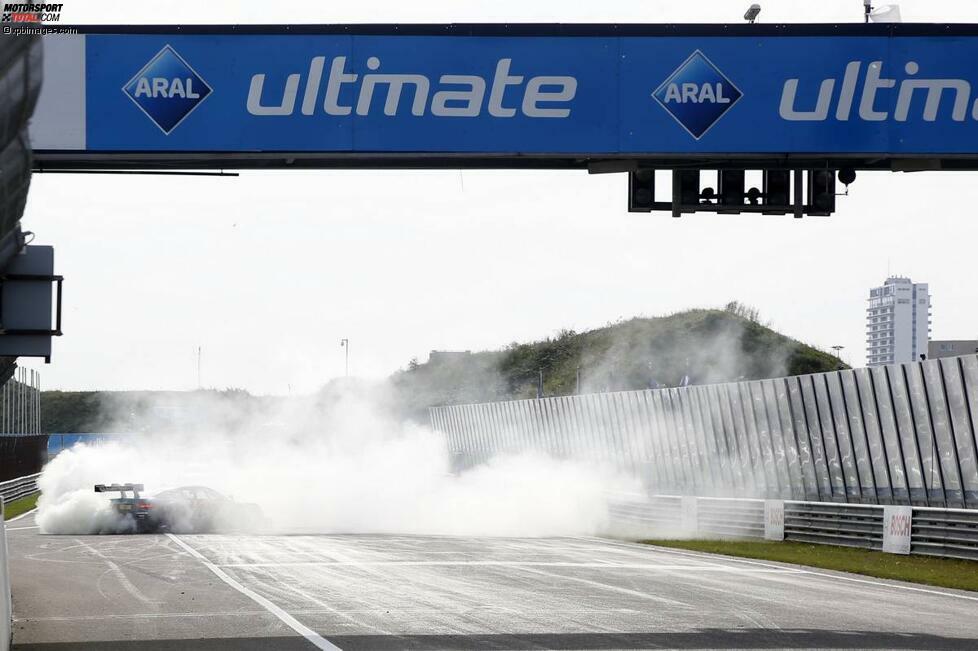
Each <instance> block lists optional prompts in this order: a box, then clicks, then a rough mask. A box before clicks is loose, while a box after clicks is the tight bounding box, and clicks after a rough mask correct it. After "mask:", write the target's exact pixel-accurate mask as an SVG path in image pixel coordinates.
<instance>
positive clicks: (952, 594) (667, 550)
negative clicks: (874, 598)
mask: <svg viewBox="0 0 978 651" xmlns="http://www.w3.org/2000/svg"><path fill="white" fill-rule="evenodd" d="M583 540H587V539H586V538H585V539H583ZM592 540H600V541H601V542H604V543H607V544H611V545H615V546H620V547H627V548H629V549H640V548H642V547H645V548H647V549H651V550H654V551H656V552H662V553H666V554H674V555H676V556H683V557H687V558H700V559H702V558H703V557H704V556H705V557H714V558H716V557H719V558H722V559H724V560H730V561H735V562H738V563H746V564H748V565H760V566H762V567H781V568H783V567H784V566H783V565H775V564H773V563H765V562H763V561H755V560H751V559H747V558H740V557H739V556H725V555H723V554H710V553H709V552H694V551H686V550H678V549H674V548H672V547H657V546H656V545H646V544H644V543H623V542H619V541H616V540H602V539H600V538H597V539H592ZM788 565H790V563H788ZM800 567H806V568H807V567H808V566H804V565H803V566H800ZM798 573H799V574H810V575H812V576H821V577H824V578H827V579H837V580H839V581H850V582H852V583H865V584H868V585H877V586H880V587H883V588H894V589H897V590H908V591H910V592H923V593H925V594H934V595H938V596H941V597H952V598H954V599H964V600H966V601H978V597H972V596H970V595H966V594H958V593H956V592H942V591H940V590H930V589H928V588H916V587H914V586H910V585H904V584H903V583H900V582H896V581H899V579H892V581H895V583H884V582H883V581H873V580H872V579H857V578H855V577H851V576H842V575H839V574H829V573H827V572H815V571H812V570H809V569H801V570H798Z"/></svg>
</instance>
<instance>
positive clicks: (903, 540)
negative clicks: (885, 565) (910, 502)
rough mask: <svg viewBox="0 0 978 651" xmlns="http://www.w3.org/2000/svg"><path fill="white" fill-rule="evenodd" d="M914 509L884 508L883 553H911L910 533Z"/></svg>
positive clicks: (900, 507) (902, 507)
mask: <svg viewBox="0 0 978 651" xmlns="http://www.w3.org/2000/svg"><path fill="white" fill-rule="evenodd" d="M912 516H913V507H910V506H884V507H883V551H884V552H889V553H891V554H909V553H910V531H911V518H912Z"/></svg>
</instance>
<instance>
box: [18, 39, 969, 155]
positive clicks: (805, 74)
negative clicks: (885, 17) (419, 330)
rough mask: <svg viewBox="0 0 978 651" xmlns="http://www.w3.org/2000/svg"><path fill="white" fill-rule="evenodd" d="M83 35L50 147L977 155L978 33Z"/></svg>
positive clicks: (43, 138) (52, 92) (51, 97)
mask: <svg viewBox="0 0 978 651" xmlns="http://www.w3.org/2000/svg"><path fill="white" fill-rule="evenodd" d="M61 38H64V37H61ZM74 38H75V39H76V41H75V44H76V46H77V48H78V49H77V52H78V53H79V56H81V57H83V59H84V80H83V81H84V83H81V84H78V85H77V92H80V93H81V95H82V100H83V102H84V110H83V113H84V123H83V125H82V126H81V127H79V129H78V133H76V134H74V136H72V137H71V138H69V137H68V136H65V138H66V139H65V142H64V143H61V144H59V140H58V138H59V136H58V132H59V125H58V124H43V116H44V115H45V114H47V112H49V111H50V110H51V106H52V105H55V104H56V103H57V104H56V106H59V107H60V106H65V105H67V104H70V102H71V98H70V97H67V96H66V95H65V94H66V93H69V92H70V87H71V86H72V85H71V84H70V83H65V84H63V85H61V84H56V85H54V86H53V87H51V88H48V87H47V86H46V90H45V95H44V96H43V97H42V104H45V103H46V104H48V105H49V108H48V109H44V107H43V106H42V107H41V109H39V111H38V115H39V116H42V117H41V118H39V119H41V120H42V124H41V125H35V131H37V132H38V133H39V140H38V139H37V138H36V139H35V140H36V141H37V142H38V143H39V144H37V145H36V146H37V147H38V149H40V150H42V151H45V150H46V151H53V150H61V151H66V150H82V151H88V152H211V153H219V152H323V153H458V154H480V153H485V154H534V155H536V154H540V155H547V154H562V155H568V154H571V155H573V154H581V155H596V154H597V155H600V154H616V155H617V154H622V155H630V154H636V155H641V154H679V155H687V154H710V153H719V154H725V155H729V154H748V155H749V154H764V153H773V154H781V153H796V154H826V155H866V154H882V155H927V154H948V155H954V154H975V153H976V152H978V102H976V99H978V36H956V37H942V36H936V35H935V36H894V35H886V34H883V35H866V36H853V35H843V36H833V35H824V36H823V35H813V36H803V35H800V36H772V35H760V36H628V35H626V36H615V35H607V34H600V35H594V36H559V35H553V36H546V35H536V36H519V35H512V36H507V35H486V36H462V35H444V36H436V35H398V34H388V35H380V34H340V33H327V34H270V33H257V34H236V33H222V34H201V33H194V34H166V33H144V34H136V33H132V34H87V35H82V36H77V37H74ZM49 52H50V53H51V54H52V56H54V57H55V59H57V57H59V56H62V57H66V58H67V57H69V56H70V52H71V49H70V48H66V47H64V46H63V45H61V46H58V47H55V48H50V49H49ZM66 53H67V54H66ZM59 63H61V64H63V65H61V66H60V68H59V69H61V70H65V69H70V68H71V65H70V62H68V61H63V62H59V61H57V60H55V61H53V62H52V63H51V64H50V65H51V66H54V67H58V65H59ZM46 84H47V82H46ZM66 103H67V104H66ZM38 127H40V128H38Z"/></svg>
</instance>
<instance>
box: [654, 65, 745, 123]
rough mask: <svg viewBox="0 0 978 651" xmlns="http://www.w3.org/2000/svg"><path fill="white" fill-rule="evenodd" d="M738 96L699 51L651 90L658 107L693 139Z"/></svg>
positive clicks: (739, 95)
mask: <svg viewBox="0 0 978 651" xmlns="http://www.w3.org/2000/svg"><path fill="white" fill-rule="evenodd" d="M742 95H743V94H742V93H741V92H740V91H739V90H738V89H737V87H736V86H734V85H733V82H731V81H730V80H729V79H727V78H726V76H724V74H723V73H722V72H720V70H719V69H717V67H716V66H715V65H713V63H712V62H711V61H710V60H709V59H707V58H706V56H704V54H703V53H702V52H700V51H699V50H696V51H695V52H693V54H691V55H690V57H689V58H688V59H686V61H684V62H683V64H682V65H681V66H679V67H678V68H676V70H675V72H673V73H672V74H671V75H670V76H669V78H668V79H666V80H665V81H664V82H662V85H661V86H659V87H658V88H656V89H655V92H654V93H652V97H654V98H655V100H656V101H657V102H658V103H659V104H660V105H661V106H662V108H664V109H665V110H666V111H668V112H669V115H671V116H672V117H673V118H675V120H676V122H678V123H679V124H680V125H682V127H683V128H684V129H686V131H687V132H689V135H691V136H693V137H694V138H696V139H697V140H699V139H700V138H702V137H703V134H705V133H706V132H707V131H709V130H710V127H712V126H713V125H714V124H716V123H717V121H718V120H719V119H720V118H721V117H723V114H724V113H726V112H727V111H729V110H730V109H731V108H732V107H733V105H734V104H736V103H737V100H739V99H740V98H741V97H742Z"/></svg>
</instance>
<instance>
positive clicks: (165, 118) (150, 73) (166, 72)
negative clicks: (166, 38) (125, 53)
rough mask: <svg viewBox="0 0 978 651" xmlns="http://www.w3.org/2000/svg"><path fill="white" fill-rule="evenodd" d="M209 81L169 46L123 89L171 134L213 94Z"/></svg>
mask: <svg viewBox="0 0 978 651" xmlns="http://www.w3.org/2000/svg"><path fill="white" fill-rule="evenodd" d="M211 90H212V89H211V87H210V86H208V85H207V82H206V81H204V79H203V78H202V77H201V76H200V75H198V74H197V72H196V71H195V70H194V69H193V68H191V67H190V64H189V63H187V62H186V61H184V59H183V57H181V56H180V55H179V54H177V53H176V52H175V51H174V50H173V48H171V47H170V46H169V45H167V46H166V47H164V48H163V49H162V50H160V51H159V53H157V55H156V56H154V57H153V58H152V59H151V60H150V62H149V63H147V64H146V65H145V66H143V69H142V70H140V71H139V72H137V73H136V76H135V77H133V78H132V79H130V80H129V83H127V84H126V85H125V86H123V88H122V92H124V93H125V94H126V95H128V96H129V99H131V100H132V101H133V102H135V104H136V106H138V107H139V108H140V109H141V110H142V112H143V113H145V114H146V116H147V117H149V119H150V120H152V121H153V122H154V123H155V124H156V126H158V127H159V128H160V130H162V131H163V133H165V134H167V135H169V134H170V132H171V131H173V130H174V129H176V128H177V125H179V124H180V123H181V122H183V121H184V120H185V119H186V117H187V116H188V115H190V113H191V112H192V111H193V110H194V109H195V108H197V107H198V106H200V103H201V102H203V101H204V100H205V99H207V96H208V95H210V94H211Z"/></svg>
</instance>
